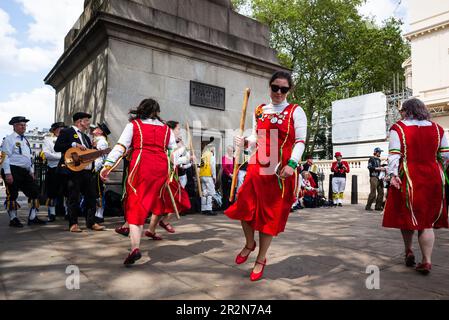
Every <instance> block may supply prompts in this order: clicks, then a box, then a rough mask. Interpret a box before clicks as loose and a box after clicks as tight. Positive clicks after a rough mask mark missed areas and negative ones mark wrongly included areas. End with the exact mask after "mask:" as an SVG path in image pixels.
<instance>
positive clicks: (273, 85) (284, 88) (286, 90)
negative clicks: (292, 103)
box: [271, 84, 290, 94]
mask: <svg viewBox="0 0 449 320" xmlns="http://www.w3.org/2000/svg"><path fill="white" fill-rule="evenodd" d="M279 90H281V93H282V94H286V93H287V92H288V91H289V90H290V87H279V86H277V85H275V84H272V85H271V91H273V92H274V93H277V92H278V91H279Z"/></svg>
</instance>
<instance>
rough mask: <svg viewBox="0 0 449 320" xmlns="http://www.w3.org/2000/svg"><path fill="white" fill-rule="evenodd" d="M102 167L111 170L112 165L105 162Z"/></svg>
mask: <svg viewBox="0 0 449 320" xmlns="http://www.w3.org/2000/svg"><path fill="white" fill-rule="evenodd" d="M103 169H106V170H111V169H112V166H110V165H109V164H105V165H104V166H103Z"/></svg>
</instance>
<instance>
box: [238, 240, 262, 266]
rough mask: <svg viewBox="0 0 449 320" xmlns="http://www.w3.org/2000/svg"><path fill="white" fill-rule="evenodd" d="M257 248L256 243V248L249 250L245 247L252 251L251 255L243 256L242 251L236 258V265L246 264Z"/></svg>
mask: <svg viewBox="0 0 449 320" xmlns="http://www.w3.org/2000/svg"><path fill="white" fill-rule="evenodd" d="M256 246H257V244H256V241H254V247H253V248H248V247H246V246H245V249H248V250H249V251H250V253H248V255H247V256H242V252H241V251H240V253H239V254H238V255H237V257H235V263H237V264H242V263H245V262H246V260H248V257H249V255H250V254H251V252H253V251H254V250H256ZM242 251H243V250H242Z"/></svg>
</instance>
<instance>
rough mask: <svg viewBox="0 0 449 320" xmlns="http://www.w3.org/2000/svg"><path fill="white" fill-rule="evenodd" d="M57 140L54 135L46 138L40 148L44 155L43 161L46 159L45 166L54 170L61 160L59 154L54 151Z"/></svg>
mask: <svg viewBox="0 0 449 320" xmlns="http://www.w3.org/2000/svg"><path fill="white" fill-rule="evenodd" d="M57 139H58V137H57V136H55V135H54V134H52V135H50V136H46V137H45V138H44V144H43V146H42V151H43V152H44V154H45V159H47V165H48V166H49V167H50V168H56V167H57V166H58V163H59V160H60V159H61V152H56V151H55V142H56V140H57Z"/></svg>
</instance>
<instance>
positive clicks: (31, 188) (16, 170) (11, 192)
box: [2, 166, 40, 209]
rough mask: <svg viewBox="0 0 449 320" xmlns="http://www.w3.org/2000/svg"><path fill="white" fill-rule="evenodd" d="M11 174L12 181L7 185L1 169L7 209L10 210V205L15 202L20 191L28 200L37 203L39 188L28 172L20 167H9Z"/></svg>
mask: <svg viewBox="0 0 449 320" xmlns="http://www.w3.org/2000/svg"><path fill="white" fill-rule="evenodd" d="M11 174H12V177H13V179H14V181H13V183H12V184H7V183H6V175H5V172H4V170H3V169H2V178H3V181H5V186H6V204H7V207H8V209H9V208H11V204H12V203H15V202H16V200H17V197H18V196H19V191H22V192H23V193H24V194H25V196H27V197H28V198H29V199H31V200H34V201H38V199H39V193H40V191H39V186H38V185H37V184H36V182H34V179H33V177H32V176H31V175H30V172H29V171H28V170H27V169H24V168H21V167H17V166H11ZM13 206H14V205H13Z"/></svg>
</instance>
